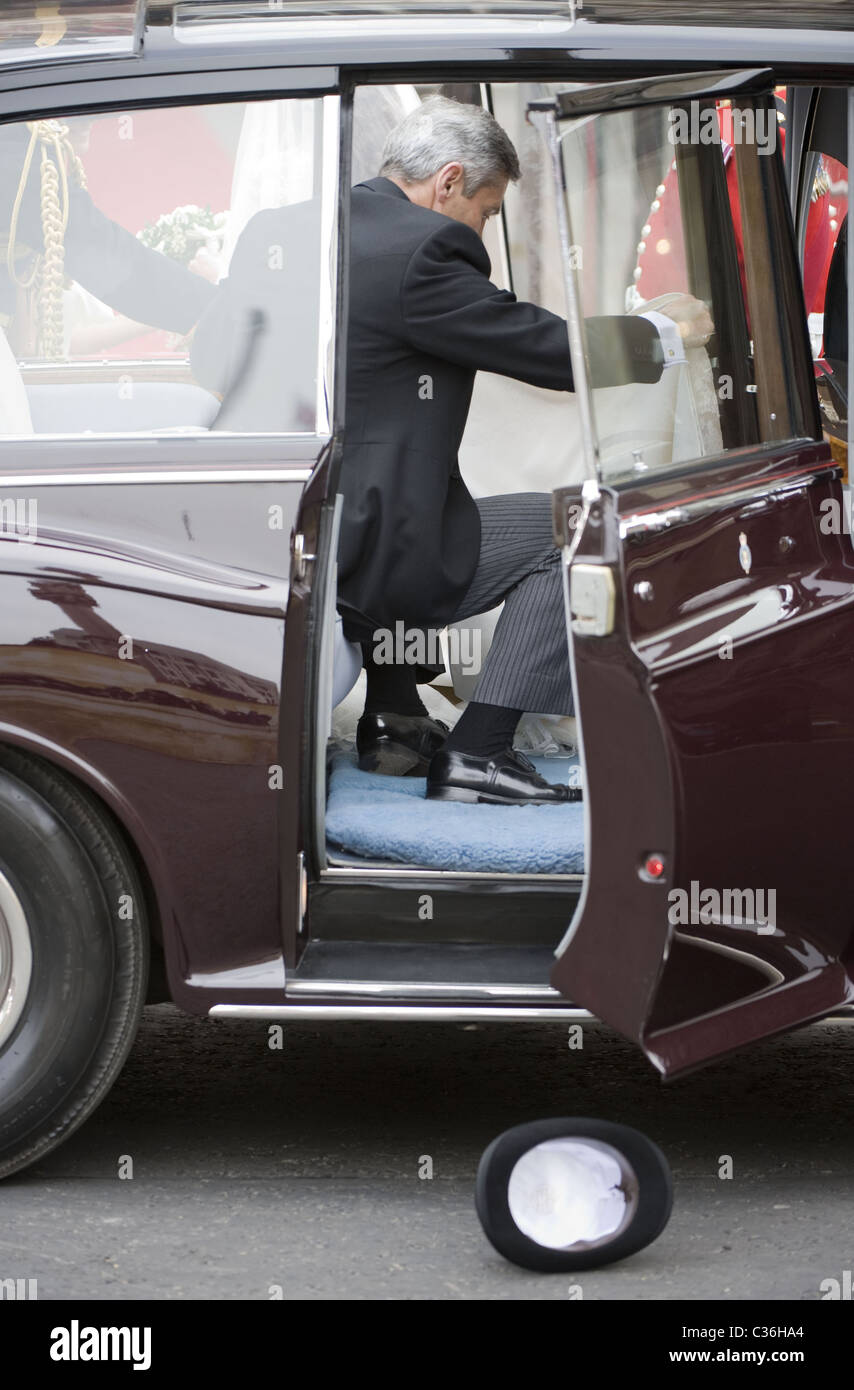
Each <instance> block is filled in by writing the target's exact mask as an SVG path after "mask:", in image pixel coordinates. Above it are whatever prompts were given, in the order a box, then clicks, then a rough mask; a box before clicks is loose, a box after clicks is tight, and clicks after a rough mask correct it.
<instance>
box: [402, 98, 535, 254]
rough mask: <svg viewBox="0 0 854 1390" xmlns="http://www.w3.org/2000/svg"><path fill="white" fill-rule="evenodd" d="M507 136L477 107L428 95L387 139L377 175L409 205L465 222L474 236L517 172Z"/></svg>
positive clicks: (495, 209)
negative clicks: (398, 189)
mask: <svg viewBox="0 0 854 1390" xmlns="http://www.w3.org/2000/svg"><path fill="white" fill-rule="evenodd" d="M521 172H522V171H521V168H520V166H519V156H518V155H517V153H516V151H515V149H514V148H513V144H512V142H511V140H510V138H509V136H508V135H507V134H506V133H505V131H503V130H502V128H501V126H500V125H499V124H498V122H497V121H496V119H495V117H494V116H491V115H490V113H489V112H488V111H487V110H485V109H484V108H483V107H482V106H466V105H464V104H463V103H462V102H459V101H449V100H448V99H447V98H446V97H438V96H436V97H429V98H428V99H427V101H425V102H423V103H422V105H421V106H419V107H418V109H417V110H415V111H412V112H411V113H410V114H409V115H408V116H407V117H406V118H405V120H403V121H401V123H400V125H399V126H397V127H396V128H395V129H394V130H393V131H392V133H391V135H390V136H389V137H388V140H387V141H386V144H385V148H384V150H383V156H382V165H381V167H380V174H381V175H382V176H383V177H385V178H388V179H392V180H393V181H394V182H395V183H397V184H399V185H400V187H401V188H402V189H403V190H404V192H405V193H406V194H407V196H408V197H409V198H410V199H411V200H412V202H413V203H417V204H418V205H419V206H420V207H426V208H432V209H433V211H434V212H441V213H444V214H445V216H446V217H453V218H454V220H455V221H457V222H465V223H466V225H467V226H469V227H472V228H473V229H474V231H476V232H477V234H478V236H482V235H483V229H484V227H485V226H486V221H487V218H489V217H492V216H494V215H495V214H496V213H498V212H500V210H501V200H502V198H503V197H504V194H505V192H506V189H507V185H508V183H509V182H510V181H511V180H512V181H513V182H514V183H515V182H516V180H517V179H518V178H519V177H520V175H521Z"/></svg>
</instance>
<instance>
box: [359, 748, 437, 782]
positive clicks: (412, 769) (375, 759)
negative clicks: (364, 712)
mask: <svg viewBox="0 0 854 1390" xmlns="http://www.w3.org/2000/svg"><path fill="white" fill-rule="evenodd" d="M429 766H430V759H429V758H423V757H422V756H421V754H420V753H416V752H415V750H414V748H407V746H406V744H405V743H384V744H383V745H382V747H381V748H380V749H377V750H376V751H374V752H371V753H360V755H359V769H360V771H362V772H375V773H379V775H380V776H381V777H426V776H427V769H428V767H429Z"/></svg>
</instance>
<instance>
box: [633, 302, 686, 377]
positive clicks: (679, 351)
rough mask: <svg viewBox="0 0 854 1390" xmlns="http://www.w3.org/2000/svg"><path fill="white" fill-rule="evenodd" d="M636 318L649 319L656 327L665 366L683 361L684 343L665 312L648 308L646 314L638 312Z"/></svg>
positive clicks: (673, 365)
mask: <svg viewBox="0 0 854 1390" xmlns="http://www.w3.org/2000/svg"><path fill="white" fill-rule="evenodd" d="M638 318H641V319H649V321H650V323H651V324H653V326H654V327H655V328H657V329H658V336H659V338H660V339H661V350H662V352H663V353H664V365H665V367H675V366H677V364H678V363H679V362H684V361H685V345H684V343H683V342H682V334H681V333H680V332H679V329H678V328H677V327H676V324H675V323H674V322H673V320H672V319H669V318H668V317H667V315H666V314H659V313H656V311H655V310H654V309H650V310H649V312H648V313H646V314H638Z"/></svg>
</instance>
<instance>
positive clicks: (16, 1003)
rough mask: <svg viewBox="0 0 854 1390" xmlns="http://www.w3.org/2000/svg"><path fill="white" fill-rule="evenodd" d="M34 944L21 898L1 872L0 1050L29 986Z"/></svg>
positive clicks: (23, 1001)
mask: <svg viewBox="0 0 854 1390" xmlns="http://www.w3.org/2000/svg"><path fill="white" fill-rule="evenodd" d="M32 973H33V948H32V944H31V942H30V929H29V927H28V926H27V919H26V916H25V914H24V909H23V908H22V906H21V900H20V898H19V897H18V895H17V893H16V892H15V890H14V888H13V887H12V885H11V883H10V882H9V880H8V879H7V878H6V877H5V876H4V875H3V874H2V873H0V1050H2V1049H3V1047H4V1046H5V1045H6V1043H7V1042H8V1040H9V1038H11V1036H12V1034H13V1033H14V1031H15V1029H16V1027H17V1025H18V1020H19V1019H20V1017H21V1014H22V1012H23V1008H24V1004H25V1003H26V1001H27V995H28V993H29V990H30V980H31V978H32Z"/></svg>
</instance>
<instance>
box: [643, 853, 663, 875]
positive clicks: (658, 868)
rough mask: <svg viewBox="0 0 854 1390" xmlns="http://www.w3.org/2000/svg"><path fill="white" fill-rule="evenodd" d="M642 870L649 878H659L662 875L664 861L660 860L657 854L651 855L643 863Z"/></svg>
mask: <svg viewBox="0 0 854 1390" xmlns="http://www.w3.org/2000/svg"><path fill="white" fill-rule="evenodd" d="M644 869H645V870H646V872H647V873H648V874H649V876H650V878H661V875H662V874H663V873H664V860H663V859H660V858H659V857H658V855H657V854H651V855H650V856H649V858H648V859H647V860H646V861H645V863H644Z"/></svg>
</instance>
